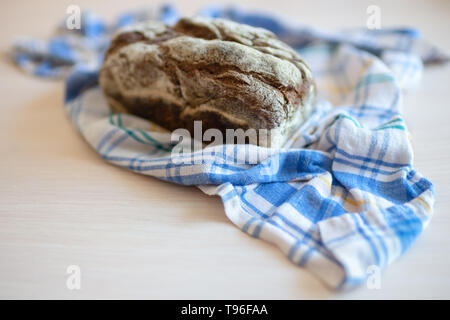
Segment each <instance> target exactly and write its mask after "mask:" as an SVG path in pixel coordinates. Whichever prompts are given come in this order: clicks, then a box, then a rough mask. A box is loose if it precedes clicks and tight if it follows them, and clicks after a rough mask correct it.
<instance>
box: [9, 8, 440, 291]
mask: <svg viewBox="0 0 450 320" xmlns="http://www.w3.org/2000/svg"><path fill="white" fill-rule="evenodd" d="M200 14H201V15H204V16H212V17H224V18H228V19H232V20H235V21H238V22H241V23H247V24H251V25H256V26H260V27H265V28H267V29H270V30H272V31H273V32H274V33H276V34H277V35H278V36H279V37H280V38H281V39H283V40H284V41H286V42H287V43H289V44H291V45H292V46H293V47H295V48H296V49H297V50H298V51H299V53H300V54H301V55H302V56H303V57H304V59H305V60H306V61H307V63H308V64H309V66H310V67H311V69H312V70H313V73H314V75H315V78H316V81H317V84H318V92H319V102H318V105H317V109H316V111H315V113H314V114H313V115H312V116H311V118H310V119H309V120H308V121H307V122H306V123H305V124H304V125H303V126H302V127H301V128H300V129H299V130H298V132H297V133H296V134H295V135H294V136H293V137H291V139H290V140H289V142H288V143H287V145H286V146H285V148H283V149H280V150H273V149H268V150H267V149H265V150H263V151H266V152H265V153H263V154H265V156H264V157H261V158H260V159H259V162H258V163H250V162H248V159H242V154H245V152H242V151H244V149H245V148H247V149H245V150H246V151H250V152H251V153H257V152H259V151H261V150H262V148H260V147H256V146H244V145H226V146H215V147H207V148H205V149H203V150H201V151H197V152H196V153H194V154H193V155H192V156H193V159H198V160H199V161H193V162H190V161H177V162H174V161H172V160H173V159H172V158H171V149H172V148H173V144H172V143H171V139H170V138H171V136H170V133H169V132H167V131H165V130H164V129H162V128H160V127H158V126H157V125H155V124H153V123H151V122H149V121H147V120H144V119H141V118H138V117H136V116H133V115H130V114H118V113H116V114H113V113H111V111H110V109H109V108H108V105H107V103H106V101H105V99H104V96H103V94H102V91H101V89H100V88H99V86H98V82H97V72H98V68H99V66H100V64H101V61H102V57H103V53H104V50H105V49H106V47H107V46H108V43H109V39H110V35H111V32H112V31H113V30H115V29H116V28H117V27H120V26H124V25H127V24H130V23H133V22H136V21H139V20H143V19H149V18H153V19H159V20H162V21H164V22H166V23H168V24H173V23H174V22H175V21H176V20H177V19H178V17H179V14H178V12H177V11H176V10H175V9H174V8H173V7H169V6H164V7H161V8H156V9H153V10H149V11H142V10H141V11H140V12H139V13H138V14H136V13H126V14H123V15H122V16H120V18H119V19H118V22H117V23H116V24H114V25H107V24H106V23H104V22H103V21H102V20H101V19H99V18H98V17H97V16H95V15H93V14H92V13H84V15H83V16H82V28H81V30H71V31H69V30H66V29H65V28H64V27H60V29H59V32H58V34H57V35H56V36H55V37H53V38H52V39H50V41H48V42H41V41H36V40H30V39H25V40H24V39H22V40H19V41H18V42H17V43H16V44H15V46H14V50H13V57H14V60H15V62H16V63H17V64H18V65H19V66H20V67H21V68H23V69H25V70H27V71H28V72H30V73H32V74H35V75H38V76H43V77H63V76H66V75H67V74H69V73H70V74H69V75H68V76H67V78H66V98H65V107H66V109H67V111H68V113H69V115H70V117H71V119H72V121H73V123H74V124H75V125H76V126H77V128H78V129H79V131H80V132H81V134H82V135H83V136H84V137H85V139H86V140H87V142H88V143H89V144H90V145H91V146H92V147H93V148H94V149H95V150H96V151H97V152H98V153H99V154H100V155H101V157H102V158H103V159H105V160H106V161H108V162H111V163H113V164H115V165H117V166H120V167H124V168H128V169H129V170H132V171H135V172H138V173H141V174H145V175H150V176H154V177H157V178H159V179H162V180H166V181H170V182H174V183H178V184H183V185H195V186H198V187H199V188H200V189H201V190H203V191H204V192H205V193H207V194H210V195H218V196H220V197H221V198H222V200H223V203H224V207H225V212H226V215H227V216H228V218H229V219H230V220H231V221H232V222H233V223H234V224H235V225H236V226H237V227H239V228H240V229H241V230H242V231H244V232H246V233H248V234H249V235H251V236H253V237H257V238H261V239H264V240H266V241H268V242H271V243H273V244H275V245H277V246H278V247H279V248H280V249H281V250H282V251H283V252H284V253H285V254H286V255H287V256H288V258H289V259H290V260H291V261H292V262H293V263H295V264H297V265H299V266H301V267H304V268H306V269H308V270H310V271H311V272H312V273H314V274H316V275H317V276H318V277H319V278H320V279H322V280H323V281H324V282H325V283H326V284H328V285H329V286H331V287H333V288H338V289H346V288H351V287H354V286H356V285H359V284H361V283H364V281H366V279H367V276H368V273H369V270H373V266H378V267H380V268H383V267H385V266H387V265H388V264H390V263H391V262H392V261H394V260H395V259H396V258H398V257H399V256H400V255H401V254H402V253H403V252H404V251H405V250H406V249H407V248H408V247H409V246H410V245H411V244H412V243H413V242H414V240H415V239H416V238H417V237H418V236H419V234H420V233H421V232H422V230H423V228H424V227H425V226H426V225H427V224H428V222H429V221H430V218H431V215H432V210H433V201H434V197H433V185H432V184H431V182H430V181H428V180H427V179H426V178H424V177H422V176H421V175H420V174H419V173H418V172H417V171H415V170H414V169H413V167H412V161H413V152H412V149H411V144H410V141H409V137H408V131H407V129H406V126H405V123H404V120H403V117H402V113H401V107H402V96H403V89H405V88H408V87H410V86H413V85H415V84H417V83H418V81H419V80H420V77H421V72H422V66H423V64H424V63H425V64H427V63H442V62H445V61H447V60H448V57H447V56H446V55H444V54H443V53H441V52H440V51H439V50H438V49H436V48H435V47H433V46H431V45H429V44H428V43H427V42H425V41H424V40H423V39H422V38H421V37H420V35H419V33H418V32H417V31H416V30H414V29H382V30H367V29H359V30H351V31H346V32H334V33H332V32H324V31H321V30H317V29H313V28H310V27H306V26H303V25H299V24H297V23H293V22H286V20H284V19H283V18H280V17H274V16H272V15H268V14H264V13H254V12H246V11H245V10H242V9H236V8H231V9H229V8H217V7H208V8H205V9H203V10H202V11H201V12H200ZM274 164H276V165H274Z"/></svg>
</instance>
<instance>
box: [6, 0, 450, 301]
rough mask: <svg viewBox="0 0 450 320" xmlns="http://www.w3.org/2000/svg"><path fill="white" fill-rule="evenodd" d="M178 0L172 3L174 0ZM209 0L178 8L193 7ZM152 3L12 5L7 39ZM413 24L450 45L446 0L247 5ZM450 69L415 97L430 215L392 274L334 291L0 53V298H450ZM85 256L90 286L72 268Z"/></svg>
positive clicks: (411, 111) (310, 19)
mask: <svg viewBox="0 0 450 320" xmlns="http://www.w3.org/2000/svg"><path fill="white" fill-rule="evenodd" d="M173 2H175V1H172V3H173ZM207 2H208V1H186V2H183V3H179V7H180V8H181V9H182V10H183V12H184V13H186V14H193V13H194V12H195V11H196V10H197V9H198V8H199V7H201V6H202V5H203V4H205V3H207ZM149 3H150V2H149V1H111V0H109V1H107V0H102V1H79V0H77V1H72V0H70V1H67V0H64V1H50V0H45V1H33V2H30V1H24V0H20V1H19V0H15V1H2V2H1V4H0V21H2V28H0V46H1V50H2V52H3V53H4V52H5V50H7V49H8V48H9V46H10V44H11V41H12V39H13V37H14V36H18V35H28V36H33V37H39V38H43V37H46V36H48V35H49V34H50V33H51V31H52V30H53V28H54V26H55V24H56V22H57V21H59V20H60V19H61V18H62V17H64V16H65V11H66V8H67V6H68V5H69V4H78V5H80V6H81V7H82V8H91V9H93V10H95V11H96V12H99V13H101V14H102V15H103V16H105V17H107V18H109V19H112V18H113V17H114V16H115V15H116V14H117V13H119V12H121V11H122V10H124V9H130V8H135V7H137V6H139V5H143V4H149ZM370 4H377V5H379V6H380V8H381V13H382V16H381V17H382V26H392V25H414V26H416V27H419V28H420V29H421V30H422V31H423V34H424V36H425V37H427V38H428V39H430V40H431V41H433V42H434V43H436V44H439V45H440V46H441V47H442V48H443V49H446V50H450V39H449V36H448V31H449V30H450V2H449V1H412V2H411V1H376V0H373V1H356V2H354V1H342V2H338V1H329V2H327V1H319V0H314V1H298V0H297V1H290V0H276V1H275V0H274V1H248V2H247V3H246V7H248V8H257V9H258V8H259V9H265V10H269V11H273V12H276V13H279V14H284V15H287V16H290V17H291V18H295V19H298V20H299V21H302V22H304V23H308V24H313V25H316V26H319V27H323V28H330V29H332V28H337V27H351V26H363V25H365V22H366V18H367V15H366V8H367V6H368V5H370ZM449 70H450V68H449V66H445V67H433V68H430V69H427V70H426V71H425V74H424V78H423V81H422V84H421V86H420V87H419V88H417V90H416V91H415V92H411V93H409V95H408V96H407V97H405V103H404V111H405V116H406V120H407V123H408V126H409V129H410V131H411V132H412V139H413V145H414V149H415V167H416V169H417V170H418V171H420V172H421V173H422V174H424V175H425V176H426V177H428V178H430V179H431V180H432V181H433V182H434V183H435V188H436V206H435V214H434V217H433V220H432V221H431V224H430V225H429V227H428V228H427V229H426V230H425V232H424V233H423V235H422V236H421V237H420V238H419V240H418V241H417V242H416V243H415V244H414V245H413V246H412V247H411V249H410V250H409V251H408V252H407V253H406V254H405V255H404V256H403V257H402V258H401V259H400V260H399V261H397V262H396V263H394V264H393V265H392V266H391V267H389V268H388V269H387V270H386V271H384V272H383V277H382V281H381V289H380V290H369V289H367V288H365V287H364V286H363V287H361V288H359V289H356V290H354V291H351V292H345V293H337V292H332V291H330V290H328V289H327V288H326V287H324V286H323V284H322V283H321V282H320V281H319V280H318V279H316V278H315V277H314V276H312V275H310V274H309V273H308V272H306V271H305V270H303V269H300V268H298V267H296V266H294V265H293V264H292V263H290V262H289V261H288V260H287V259H286V258H285V256H284V255H283V254H282V253H281V252H280V251H279V250H278V249H277V248H275V247H273V246H271V245H269V244H267V243H265V242H263V241H261V240H256V239H253V238H251V237H249V236H247V235H246V234H244V233H242V232H241V231H240V230H239V229H237V228H235V227H234V226H233V225H232V224H231V222H229V221H228V220H227V218H226V217H225V214H224V211H223V207H222V204H221V202H220V200H219V199H218V198H215V197H208V196H206V195H204V194H203V193H202V192H201V191H200V190H198V189H196V188H194V187H181V186H177V185H173V184H169V183H165V182H161V181H158V180H156V179H153V178H148V177H144V176H140V175H137V174H133V173H130V172H128V171H125V170H122V169H119V168H117V167H114V166H111V165H108V164H107V163H105V162H104V161H103V160H102V159H100V157H99V156H97V154H96V153H95V152H94V151H93V150H91V149H90V148H89V146H88V145H87V144H86V143H85V142H84V141H83V139H82V138H81V136H80V135H79V134H78V133H77V131H76V130H75V128H74V126H73V125H72V124H71V122H70V120H69V118H68V116H67V115H66V113H65V111H64V110H63V108H62V99H63V83H62V82H58V81H49V80H43V79H38V78H33V77H30V76H27V75H25V74H23V73H21V72H20V71H18V70H17V69H16V68H15V67H14V66H12V65H11V64H10V63H9V62H8V61H7V59H6V58H5V57H4V56H2V58H1V61H0V97H1V103H0V146H1V159H0V298H45V299H47V298H64V299H79V298H153V299H170V298H174V299H178V298H193V299H197V298H209V299H218V298H221V299H241V298H246V299H261V298H264V299H303V298H326V299H328V298H336V299H347V298H356V299H360V298H375V299H378V298H388V299H389V298H447V299H448V298H450V255H449V253H450V249H449V248H450V237H449V234H450V216H449V212H450V185H449V181H450V161H449V160H450V148H449V141H450V128H449V125H448V121H449V119H450V107H449V103H450V90H449V83H450V72H449ZM69 265H79V266H80V268H81V290H72V291H71V290H68V289H67V287H66V279H67V276H68V275H67V274H66V268H67V266H69Z"/></svg>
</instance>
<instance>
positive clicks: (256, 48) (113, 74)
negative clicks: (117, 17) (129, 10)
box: [99, 18, 315, 147]
mask: <svg viewBox="0 0 450 320" xmlns="http://www.w3.org/2000/svg"><path fill="white" fill-rule="evenodd" d="M99 80H100V85H101V87H102V88H103V90H104V93H105V95H106V97H107V100H108V103H109V104H110V106H111V107H112V108H113V110H115V111H120V112H124V111H126V112H129V113H132V114H135V115H138V116H141V117H144V118H146V119H149V120H152V121H154V122H155V123H157V124H159V125H161V126H163V127H165V128H167V129H169V130H175V129H177V128H186V129H188V130H189V131H191V132H193V123H194V120H201V121H202V127H203V129H204V130H206V129H209V128H216V129H219V130H221V131H222V132H224V134H225V130H226V129H238V128H240V129H243V130H247V129H250V128H252V129H268V130H271V136H270V139H269V140H268V141H264V142H260V143H259V144H260V145H264V146H270V147H280V146H282V144H283V143H284V142H285V141H286V139H287V138H289V136H290V135H291V134H292V133H293V132H294V131H295V129H297V128H298V127H299V125H300V124H301V123H302V122H303V121H304V120H305V119H306V118H307V117H308V115H309V114H310V113H311V111H312V109H313V105H314V100H315V85H314V81H313V78H312V73H311V71H310V69H309V68H308V66H307V65H306V64H305V62H304V61H303V60H302V58H301V57H300V56H299V55H298V54H297V53H296V52H295V51H294V50H293V49H292V48H290V47H289V46H288V45H286V44H284V43H283V42H281V41H280V40H278V39H277V38H276V37H275V35H274V34H273V33H271V32H270V31H268V30H265V29H262V28H254V27H251V26H247V25H243V24H238V23H235V22H232V21H228V20H224V19H207V18H183V19H181V20H180V21H179V22H178V23H177V24H176V25H175V26H174V27H172V28H171V27H168V26H165V25H163V24H162V23H160V22H155V21H148V22H145V23H139V24H136V25H133V26H129V27H125V28H124V29H122V30H120V31H119V32H118V33H117V34H116V35H115V36H114V37H113V39H112V42H111V45H110V47H109V49H108V51H107V52H106V55H105V61H104V63H103V66H102V68H101V71H100V76H99Z"/></svg>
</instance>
